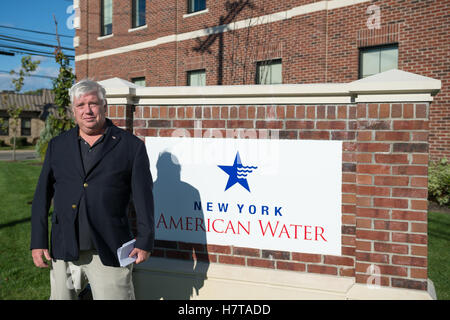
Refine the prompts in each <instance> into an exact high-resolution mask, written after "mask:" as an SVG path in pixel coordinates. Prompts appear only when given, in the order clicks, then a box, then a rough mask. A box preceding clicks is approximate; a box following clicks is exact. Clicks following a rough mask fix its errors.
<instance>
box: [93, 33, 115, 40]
mask: <svg viewBox="0 0 450 320" xmlns="http://www.w3.org/2000/svg"><path fill="white" fill-rule="evenodd" d="M113 36H114V33H111V34H107V35H106V36H100V37H97V40H105V39H108V38H112V37H113Z"/></svg>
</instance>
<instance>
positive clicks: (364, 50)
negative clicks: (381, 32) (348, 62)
mask: <svg viewBox="0 0 450 320" xmlns="http://www.w3.org/2000/svg"><path fill="white" fill-rule="evenodd" d="M358 49H359V55H358V59H359V61H358V79H363V54H364V53H367V52H369V51H371V50H378V51H379V52H380V54H381V51H382V50H383V49H397V68H398V61H399V59H398V54H399V52H400V51H399V45H398V43H389V44H383V45H376V46H368V47H361V48H358ZM380 69H381V59H379V65H378V72H377V73H375V74H378V73H380V72H381V70H380ZM375 74H373V75H375ZM370 76H371V75H369V76H366V77H370Z"/></svg>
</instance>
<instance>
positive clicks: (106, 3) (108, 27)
mask: <svg viewBox="0 0 450 320" xmlns="http://www.w3.org/2000/svg"><path fill="white" fill-rule="evenodd" d="M101 8H102V9H101V10H102V17H101V21H102V25H101V31H100V35H101V36H107V35H109V34H112V15H113V3H112V0H101Z"/></svg>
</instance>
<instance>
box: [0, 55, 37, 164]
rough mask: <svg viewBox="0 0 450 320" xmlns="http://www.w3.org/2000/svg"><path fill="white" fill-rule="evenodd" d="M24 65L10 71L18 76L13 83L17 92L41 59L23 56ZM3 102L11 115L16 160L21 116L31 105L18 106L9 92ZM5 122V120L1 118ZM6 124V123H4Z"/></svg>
mask: <svg viewBox="0 0 450 320" xmlns="http://www.w3.org/2000/svg"><path fill="white" fill-rule="evenodd" d="M21 63H22V66H21V68H20V71H19V72H18V73H16V72H15V71H14V70H12V71H11V72H10V74H11V75H15V74H17V75H18V77H17V78H13V79H12V83H13V84H14V88H15V92H16V93H20V91H21V90H22V88H23V84H24V81H25V77H26V76H28V75H29V74H30V72H33V71H35V70H36V69H37V67H38V65H39V64H40V63H41V62H40V61H32V60H31V56H24V57H22V61H21ZM2 99H3V103H4V105H5V106H6V113H7V114H8V116H9V127H10V128H11V130H12V133H13V146H12V147H13V154H12V160H13V161H15V160H16V138H17V128H18V126H19V117H20V114H21V113H22V111H23V109H25V108H28V107H29V106H17V105H16V104H14V103H9V101H8V94H3V95H2ZM0 121H1V123H2V124H3V122H4V120H0ZM3 125H4V124H3Z"/></svg>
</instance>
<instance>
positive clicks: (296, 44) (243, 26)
mask: <svg viewBox="0 0 450 320" xmlns="http://www.w3.org/2000/svg"><path fill="white" fill-rule="evenodd" d="M142 2H144V4H145V9H143V8H144V7H141V5H143V4H142ZM191 2H193V3H195V5H198V3H202V1H174V0H171V1H161V0H155V1H117V0H114V1H111V0H110V1H107V0H104V1H100V0H96V1H87V0H78V1H74V4H75V7H76V8H78V12H79V17H80V18H79V19H78V20H77V21H76V24H77V25H78V26H77V31H76V38H75V41H74V42H75V47H76V75H77V78H78V79H82V78H85V77H90V78H93V79H96V80H104V79H108V78H113V77H118V78H121V79H125V80H129V81H136V82H137V81H141V83H144V82H145V85H146V86H151V87H153V86H157V87H158V86H185V85H187V84H188V81H189V80H188V79H189V76H190V74H191V73H190V72H192V71H198V70H200V71H201V72H204V77H205V84H206V85H243V84H254V83H255V81H257V78H258V76H257V70H258V64H260V63H264V62H266V63H270V62H273V61H276V62H277V63H278V64H279V65H281V83H283V84H301V83H328V82H334V83H336V82H350V81H354V80H357V79H358V78H359V77H360V75H361V74H362V70H361V69H362V67H361V66H360V65H362V61H361V55H362V54H363V53H364V52H365V50H367V49H368V50H369V51H370V50H375V51H376V50H377V49H380V50H383V48H386V47H388V48H393V50H394V51H395V53H396V55H397V58H396V59H397V61H395V63H396V67H397V68H398V69H400V70H404V71H408V72H413V73H416V74H420V75H424V76H427V77H431V78H434V79H439V80H441V81H442V89H441V91H440V92H439V94H438V95H437V96H436V97H434V101H433V103H432V105H431V109H430V115H429V116H430V134H429V142H430V145H429V148H430V155H431V158H432V159H440V158H442V157H444V156H446V157H450V131H449V127H450V117H449V113H450V112H449V102H448V101H449V92H450V91H449V70H448V66H449V63H450V61H449V56H448V51H449V49H450V48H449V47H450V43H449V40H448V34H449V31H450V30H449V28H450V24H449V23H448V12H449V11H450V1H448V0H426V1H425V0H424V1H404V0H378V1H377V0H372V1H370V0H332V1H313V0H289V1H278V2H270V1H264V0H236V1H218V0H206V1H205V6H204V7H199V8H200V9H199V10H198V11H196V12H192V13H189V12H190V11H195V8H194V7H192V8H190V7H189V3H191ZM133 3H134V5H133ZM138 4H139V9H140V10H141V13H140V16H139V18H133V17H136V12H137V11H139V10H138V9H136V7H137V6H138ZM102 6H103V10H102ZM105 6H106V7H108V6H109V9H108V8H106V9H105ZM111 6H112V10H111ZM105 10H106V11H105ZM108 10H109V11H108ZM142 11H143V12H144V14H142ZM107 12H109V13H107ZM109 15H111V17H109ZM105 17H106V18H105ZM102 19H103V20H102ZM105 19H106V20H108V21H106V20H105ZM105 21H106V22H105ZM105 23H106V25H105ZM102 25H103V27H104V28H103V29H102ZM102 34H103V35H102Z"/></svg>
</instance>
